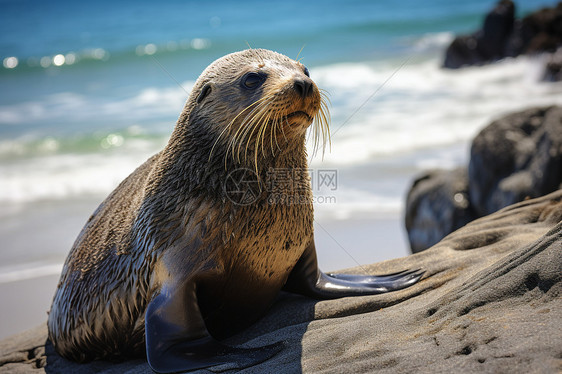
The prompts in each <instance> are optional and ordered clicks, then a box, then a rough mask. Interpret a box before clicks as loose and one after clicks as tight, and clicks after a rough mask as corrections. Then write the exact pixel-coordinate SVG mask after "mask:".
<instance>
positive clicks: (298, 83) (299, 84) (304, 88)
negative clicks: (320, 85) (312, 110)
mask: <svg viewBox="0 0 562 374" xmlns="http://www.w3.org/2000/svg"><path fill="white" fill-rule="evenodd" d="M293 89H294V90H295V91H296V92H297V94H299V96H300V97H302V98H303V99H304V98H306V97H308V96H310V95H312V93H313V92H314V84H313V83H312V81H311V80H310V79H309V78H306V79H305V78H295V81H294V82H293Z"/></svg>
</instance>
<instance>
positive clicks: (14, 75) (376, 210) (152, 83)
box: [0, 0, 562, 283]
mask: <svg viewBox="0 0 562 374" xmlns="http://www.w3.org/2000/svg"><path fill="white" fill-rule="evenodd" d="M494 3H495V2H494V1H489V0H477V1H471V2H464V3H458V2H451V1H445V0H428V1H423V2H420V1H413V0H405V1H401V2H396V1H390V0H379V1H358V0H357V1H349V2H345V3H344V2H339V1H306V2H302V1H284V2H275V3H274V2H271V3H269V2H258V1H247V2H229V1H212V2H202V1H197V2H195V1H167V2H161V3H157V2H142V1H135V2H133V1H124V2H116V1H105V0H102V1H97V2H75V1H72V2H71V1H55V2H45V1H36V0H29V1H26V0H18V1H10V0H2V1H0V7H1V8H0V9H1V11H0V59H1V60H2V62H3V65H2V66H0V87H1V90H0V283H6V282H14V281H17V280H21V279H28V278H33V277H39V276H42V275H46V274H56V273H57V272H59V271H60V268H61V264H62V262H63V261H64V258H65V256H66V253H67V252H68V250H69V249H70V246H71V245H72V242H73V240H74V238H75V237H76V235H77V234H78V232H79V230H80V228H81V227H82V225H83V224H84V222H85V221H86V219H87V217H88V215H89V214H90V213H91V212H92V211H93V210H94V209H95V207H96V206H97V205H98V204H99V202H101V200H102V199H103V198H104V197H105V196H106V195H107V194H108V193H109V192H110V191H111V190H112V189H113V188H114V187H115V186H116V185H117V184H118V183H119V182H120V181H121V180H122V179H123V178H125V177H126V176H127V175H128V174H130V173H131V172H132V171H133V170H134V169H135V168H136V167H137V166H138V165H140V164H141V163H142V162H143V161H144V160H146V159H147V158H148V157H149V156H150V155H152V154H154V153H156V152H158V151H159V150H160V149H161V148H162V147H163V146H164V145H165V144H166V142H167V140H168V137H169V135H170V133H171V131H172V129H173V127H174V124H175V121H176V119H177V116H178V115H179V113H180V112H181V110H182V107H183V104H184V102H185V100H186V98H187V96H188V93H189V91H190V89H191V87H192V85H193V82H194V81H195V80H196V79H197V77H198V75H199V74H200V72H201V71H202V70H203V69H204V68H205V67H206V66H207V65H208V64H209V63H211V62H212V61H213V60H215V59H216V58H219V57H221V56H223V55H225V54H227V53H230V52H234V51H238V50H242V49H245V48H248V47H249V46H250V47H252V48H257V47H260V48H268V49H272V50H276V51H278V52H281V53H283V54H286V55H288V56H289V57H292V58H297V56H298V57H299V58H301V57H302V62H303V63H304V64H306V65H307V66H308V67H309V69H310V72H311V76H312V78H313V79H314V80H315V81H316V83H317V84H318V85H319V86H320V87H321V88H323V89H325V90H327V91H328V92H329V94H330V100H331V108H330V109H331V116H332V127H331V132H332V144H331V147H330V150H329V151H328V152H327V153H326V154H325V155H324V157H321V155H317V156H316V157H315V158H313V159H312V160H311V167H312V168H313V169H314V170H315V171H326V170H328V171H336V174H337V185H336V188H317V189H316V190H315V191H314V192H315V193H316V195H317V197H318V199H317V203H316V208H315V209H316V217H317V220H318V221H322V220H327V221H328V220H330V221H334V220H346V219H349V218H361V217H364V218H369V217H385V216H388V217H396V216H400V215H401V214H402V213H401V212H402V209H403V207H404V200H405V194H406V192H407V189H408V187H409V185H410V183H411V181H412V179H413V178H414V176H415V175H417V174H418V173H420V172H422V171H423V170H427V169H430V168H435V167H440V168H452V167H455V166H458V165H461V164H465V163H467V161H468V149H469V144H470V143H469V142H470V139H471V138H473V137H474V136H475V135H476V134H477V133H478V131H479V130H480V129H482V128H483V127H484V126H485V125H486V124H488V123H489V122H490V121H491V120H493V119H494V118H497V117H499V116H501V115H503V114H505V113H507V112H510V111H514V110H520V109H523V108H526V107H530V106H534V105H550V104H562V85H561V84H560V83H543V82H540V77H541V75H542V66H543V63H544V61H543V60H544V57H541V56H537V57H532V58H531V57H521V58H516V59H508V60H505V61H502V62H500V63H497V64H493V65H489V66H485V67H477V68H466V69H462V70H458V71H447V70H443V69H441V68H440V63H441V60H442V57H443V52H444V49H445V47H446V46H447V44H448V43H449V42H450V41H451V40H452V38H453V36H454V34H456V33H462V32H469V31H471V30H474V29H475V28H477V27H479V25H480V23H481V22H482V19H483V15H484V14H485V13H486V12H487V11H488V10H489V9H491V8H492V7H493V5H494ZM555 3H556V1H546V0H526V1H516V5H517V9H518V14H519V15H523V14H526V13H528V12H529V11H531V10H535V9H538V8H539V7H541V6H552V5H553V4H555Z"/></svg>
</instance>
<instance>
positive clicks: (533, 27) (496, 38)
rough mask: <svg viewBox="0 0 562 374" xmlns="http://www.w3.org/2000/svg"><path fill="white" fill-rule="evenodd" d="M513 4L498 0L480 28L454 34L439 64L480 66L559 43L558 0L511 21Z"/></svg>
mask: <svg viewBox="0 0 562 374" xmlns="http://www.w3.org/2000/svg"><path fill="white" fill-rule="evenodd" d="M514 14H515V5H514V4H513V2H512V1H510V0H500V1H499V2H498V3H497V4H496V7H495V8H494V9H493V10H492V11H491V12H490V13H488V15H486V18H485V19H484V23H483V25H482V29H480V30H478V31H476V32H474V33H472V34H470V35H462V36H457V37H456V38H455V39H454V40H453V42H452V43H451V45H449V47H448V48H447V50H446V52H445V58H444V62H443V67H445V68H449V69H457V68H460V67H463V66H471V65H483V64H486V63H490V62H494V61H497V60H500V59H502V58H505V57H516V56H519V55H521V54H537V53H543V52H554V51H555V50H556V49H557V48H558V47H560V46H561V45H562V2H560V3H558V5H557V6H556V7H553V8H543V9H540V10H538V11H536V12H533V13H531V14H529V15H527V16H526V17H524V18H523V19H520V20H515V18H514Z"/></svg>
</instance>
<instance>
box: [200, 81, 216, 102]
mask: <svg viewBox="0 0 562 374" xmlns="http://www.w3.org/2000/svg"><path fill="white" fill-rule="evenodd" d="M212 89H213V84H212V83H207V84H205V85H204V86H203V88H202V89H201V92H200V93H199V96H197V104H199V103H200V102H201V101H203V99H204V98H206V97H207V95H209V94H210V93H211V91H212Z"/></svg>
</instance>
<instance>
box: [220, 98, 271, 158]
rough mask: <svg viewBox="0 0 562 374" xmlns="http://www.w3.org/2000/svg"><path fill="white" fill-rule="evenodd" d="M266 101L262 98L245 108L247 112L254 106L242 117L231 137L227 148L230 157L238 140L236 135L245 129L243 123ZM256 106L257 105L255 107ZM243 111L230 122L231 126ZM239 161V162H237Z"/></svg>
mask: <svg viewBox="0 0 562 374" xmlns="http://www.w3.org/2000/svg"><path fill="white" fill-rule="evenodd" d="M266 100H267V96H265V97H262V98H261V99H259V100H256V101H255V102H253V103H252V104H250V105H249V106H247V107H246V108H245V109H244V111H245V110H247V109H248V108H250V107H252V106H255V107H254V108H253V109H252V110H251V111H250V112H249V113H248V114H246V116H245V117H244V119H243V120H242V123H240V125H239V126H238V129H237V130H236V132H235V133H234V135H233V136H232V139H231V140H230V143H229V145H228V148H232V157H234V144H235V143H236V140H237V138H238V134H239V133H240V131H243V130H244V127H245V123H246V122H247V121H248V119H250V118H252V115H253V114H254V113H255V112H256V111H258V110H260V109H259V108H260V107H261V106H262V105H263V103H264V102H265V101H266ZM256 104H257V105H256ZM244 111H242V112H240V113H239V114H238V115H237V116H236V117H235V118H234V119H233V120H232V121H231V125H232V124H233V123H234V120H236V118H238V117H239V116H240V115H241V114H242V113H243V112H244ZM238 161H240V160H238Z"/></svg>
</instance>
